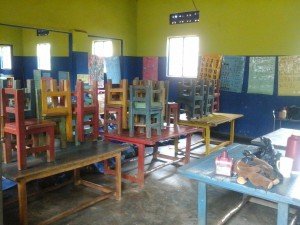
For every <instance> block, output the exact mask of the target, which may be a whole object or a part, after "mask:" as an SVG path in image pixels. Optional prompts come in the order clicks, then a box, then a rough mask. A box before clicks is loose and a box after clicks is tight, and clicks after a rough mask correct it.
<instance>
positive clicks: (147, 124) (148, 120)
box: [146, 113, 151, 138]
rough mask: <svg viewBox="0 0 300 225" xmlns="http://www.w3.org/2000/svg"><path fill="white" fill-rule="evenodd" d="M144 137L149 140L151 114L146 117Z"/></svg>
mask: <svg viewBox="0 0 300 225" xmlns="http://www.w3.org/2000/svg"><path fill="white" fill-rule="evenodd" d="M146 137H147V138H151V114H150V113H147V115H146Z"/></svg>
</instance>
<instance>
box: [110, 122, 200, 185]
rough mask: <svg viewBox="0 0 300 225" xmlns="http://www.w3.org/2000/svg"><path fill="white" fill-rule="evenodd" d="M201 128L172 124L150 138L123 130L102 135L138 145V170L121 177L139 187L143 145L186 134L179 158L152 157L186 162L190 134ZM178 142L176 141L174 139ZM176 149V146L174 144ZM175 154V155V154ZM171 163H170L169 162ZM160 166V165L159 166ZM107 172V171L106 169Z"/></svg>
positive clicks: (141, 172)
mask: <svg viewBox="0 0 300 225" xmlns="http://www.w3.org/2000/svg"><path fill="white" fill-rule="evenodd" d="M201 131H202V129H199V128H195V127H189V126H179V125H174V126H173V127H166V128H164V129H162V134H161V135H157V134H156V133H155V132H154V133H153V134H152V137H151V138H146V134H145V133H139V134H135V136H134V137H130V136H129V132H128V131H125V130H123V131H122V132H121V134H117V133H116V132H113V133H108V132H106V133H104V137H105V139H106V140H116V141H122V142H126V143H131V144H134V145H136V146H137V147H138V171H137V175H134V176H132V175H129V174H122V177H123V178H125V179H128V180H130V181H131V182H136V183H138V184H139V186H140V187H143V186H144V179H145V173H147V172H145V171H144V165H145V163H144V156H145V147H146V145H149V146H155V148H156V143H157V142H159V141H163V140H167V139H171V138H175V139H176V138H177V140H178V138H179V136H180V135H186V152H185V157H184V158H182V159H179V158H177V157H171V156H165V155H161V154H154V157H162V158H166V159H169V160H173V163H174V162H179V161H184V163H188V162H189V160H190V150H191V136H192V134H193V133H196V132H201ZM176 142H177V143H178V141H176ZM175 151H176V146H175ZM175 156H176V155H175ZM169 164H171V163H169ZM160 168H161V167H160ZM108 172H109V171H108Z"/></svg>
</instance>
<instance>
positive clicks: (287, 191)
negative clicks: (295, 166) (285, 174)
mask: <svg viewBox="0 0 300 225" xmlns="http://www.w3.org/2000/svg"><path fill="white" fill-rule="evenodd" d="M256 148H257V147H255V146H249V145H241V144H232V145H230V146H228V147H227V148H226V149H227V151H228V153H229V156H230V157H232V158H234V159H239V158H242V157H243V155H242V152H243V151H244V150H245V149H247V150H255V149H256ZM219 154H220V151H217V152H214V153H212V154H210V155H209V156H207V157H205V158H202V159H199V160H197V161H194V162H192V163H190V164H187V165H185V166H183V167H181V168H179V169H178V171H179V173H180V174H182V175H183V176H185V177H188V178H191V179H194V180H196V181H198V224H199V225H205V224H206V188H207V185H212V186H216V187H221V188H224V189H227V190H232V191H236V192H239V193H242V194H244V195H248V196H253V197H258V198H261V199H264V200H267V201H271V202H274V203H277V204H278V210H277V225H287V224H288V214H289V206H290V205H294V206H298V207H299V206H300V176H299V175H292V176H291V178H289V179H284V180H283V182H282V183H280V184H278V185H276V186H274V187H273V188H272V189H270V190H269V191H265V190H263V189H261V188H257V187H255V186H253V185H252V184H251V183H250V182H247V183H246V184H245V185H241V184H238V183H237V182H236V179H235V178H233V177H231V178H230V177H224V176H218V175H216V174H215V158H216V156H217V155H219Z"/></svg>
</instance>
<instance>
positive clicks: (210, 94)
mask: <svg viewBox="0 0 300 225" xmlns="http://www.w3.org/2000/svg"><path fill="white" fill-rule="evenodd" d="M204 82H205V86H204V90H205V93H204V112H203V115H205V116H208V115H209V114H212V113H213V109H214V99H215V95H214V94H215V80H213V79H205V80H204Z"/></svg>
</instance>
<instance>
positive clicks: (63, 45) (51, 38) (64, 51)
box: [22, 29, 69, 57]
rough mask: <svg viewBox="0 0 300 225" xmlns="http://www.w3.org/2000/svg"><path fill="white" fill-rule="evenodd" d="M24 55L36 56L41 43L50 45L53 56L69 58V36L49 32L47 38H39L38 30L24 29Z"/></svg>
mask: <svg viewBox="0 0 300 225" xmlns="http://www.w3.org/2000/svg"><path fill="white" fill-rule="evenodd" d="M22 33H23V55H24V56H36V46H37V44H41V43H50V45H51V50H50V51H51V56H54V57H56V56H60V57H62V56H64V57H68V56H69V36H68V34H64V33H57V32H49V35H47V36H37V35H36V30H32V29H22Z"/></svg>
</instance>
